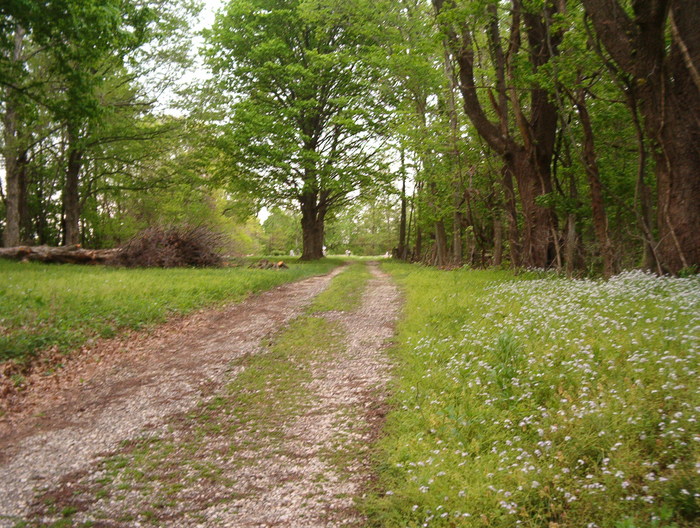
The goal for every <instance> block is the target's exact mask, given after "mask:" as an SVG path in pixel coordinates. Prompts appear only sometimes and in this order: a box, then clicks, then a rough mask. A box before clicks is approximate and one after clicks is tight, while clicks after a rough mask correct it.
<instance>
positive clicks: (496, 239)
mask: <svg viewBox="0 0 700 528" xmlns="http://www.w3.org/2000/svg"><path fill="white" fill-rule="evenodd" d="M502 260H503V221H502V220H501V214H500V211H498V210H497V211H496V214H494V215H493V265H494V266H500V265H501V261H502Z"/></svg>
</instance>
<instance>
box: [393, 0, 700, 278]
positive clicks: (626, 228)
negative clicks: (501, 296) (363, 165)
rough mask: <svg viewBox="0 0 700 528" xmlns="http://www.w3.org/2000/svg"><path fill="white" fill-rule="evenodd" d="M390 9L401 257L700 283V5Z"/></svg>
mask: <svg viewBox="0 0 700 528" xmlns="http://www.w3.org/2000/svg"><path fill="white" fill-rule="evenodd" d="M392 4H393V5H394V9H393V11H392V13H393V17H394V18H393V19H391V20H390V19H387V27H388V28H390V29H391V31H386V32H385V34H387V35H390V34H391V32H393V33H394V36H393V42H392V44H391V47H392V56H391V60H390V62H389V63H388V65H387V68H388V69H389V71H391V72H392V74H393V79H394V83H393V84H392V85H391V89H392V90H393V93H394V95H395V105H396V108H397V116H398V117H400V119H398V120H397V123H398V124H399V127H397V129H396V130H397V131H398V136H399V138H400V141H399V143H398V148H399V150H400V152H401V162H402V170H403V172H404V174H410V173H413V174H415V190H414V191H413V192H412V193H410V196H406V195H404V197H403V198H404V200H403V208H404V210H406V209H408V211H409V214H408V215H406V214H405V213H404V215H403V218H407V219H406V221H405V222H404V223H402V226H401V236H400V241H399V245H398V248H397V252H398V254H399V256H400V257H402V258H412V259H420V260H424V261H427V262H430V263H432V264H435V265H451V264H462V263H464V262H467V263H469V264H471V265H476V266H481V265H489V264H494V265H499V264H501V263H502V262H503V261H504V259H508V260H509V261H510V262H511V264H512V265H513V266H516V267H520V266H523V267H536V268H553V267H556V268H559V269H566V270H567V271H569V272H574V271H577V270H589V271H595V272H602V273H603V274H604V275H606V276H609V275H611V274H613V273H614V272H616V271H617V270H620V269H621V268H623V267H635V266H643V267H644V268H648V269H651V270H654V271H657V272H659V273H665V272H671V273H678V272H680V271H681V270H692V269H695V270H697V267H698V265H700V229H698V226H700V76H698V71H700V40H699V39H698V32H697V27H698V24H700V4H698V3H697V2H695V1H693V0H667V1H659V2H627V1H625V0H616V1H609V0H606V1H603V0H581V1H579V0H568V1H554V0H537V1H534V0H512V1H510V2H502V1H497V0H484V1H478V2H475V1H463V0H433V1H432V3H427V2H423V1H420V0H401V1H399V2H393V3H392ZM411 213H413V223H410V216H411Z"/></svg>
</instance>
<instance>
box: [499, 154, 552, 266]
mask: <svg viewBox="0 0 700 528" xmlns="http://www.w3.org/2000/svg"><path fill="white" fill-rule="evenodd" d="M507 161H509V162H511V163H512V164H513V173H514V174H515V176H516V181H517V182H518V194H519V196H520V204H521V207H522V215H523V230H522V252H521V254H520V264H521V265H522V266H525V267H529V268H548V267H549V266H550V264H551V263H552V262H553V261H554V258H555V248H554V243H555V241H554V240H553V233H554V232H556V229H555V226H556V221H555V219H554V218H553V216H554V215H553V213H552V211H551V209H549V208H548V207H543V206H542V205H540V204H538V203H537V198H538V197H539V196H542V195H544V194H548V193H550V192H552V183H551V178H550V177H549V170H547V173H546V176H545V175H544V174H542V172H541V171H540V168H539V167H537V165H536V164H535V163H534V160H533V157H532V153H531V152H528V150H526V149H525V148H522V147H520V148H517V149H516V150H515V152H514V154H513V158H512V161H511V160H510V159H508V160H507Z"/></svg>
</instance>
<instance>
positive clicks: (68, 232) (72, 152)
mask: <svg viewBox="0 0 700 528" xmlns="http://www.w3.org/2000/svg"><path fill="white" fill-rule="evenodd" d="M67 141H68V165H67V167H66V181H65V183H64V186H63V214H64V232H63V243H64V245H66V246H72V245H75V244H79V243H80V185H79V184H80V169H81V168H82V160H83V152H82V150H81V149H80V147H79V146H78V144H77V143H78V132H77V130H76V129H75V128H74V127H71V126H69V128H68V132H67Z"/></svg>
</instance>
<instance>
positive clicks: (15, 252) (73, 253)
mask: <svg viewBox="0 0 700 528" xmlns="http://www.w3.org/2000/svg"><path fill="white" fill-rule="evenodd" d="M120 251H121V250H120V249H82V248H80V246H63V247H51V246H33V247H32V246H17V247H10V248H0V258H5V259H12V260H21V261H36V262H46V263H52V264H109V263H111V262H114V261H115V260H116V259H117V257H118V256H119V252H120Z"/></svg>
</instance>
